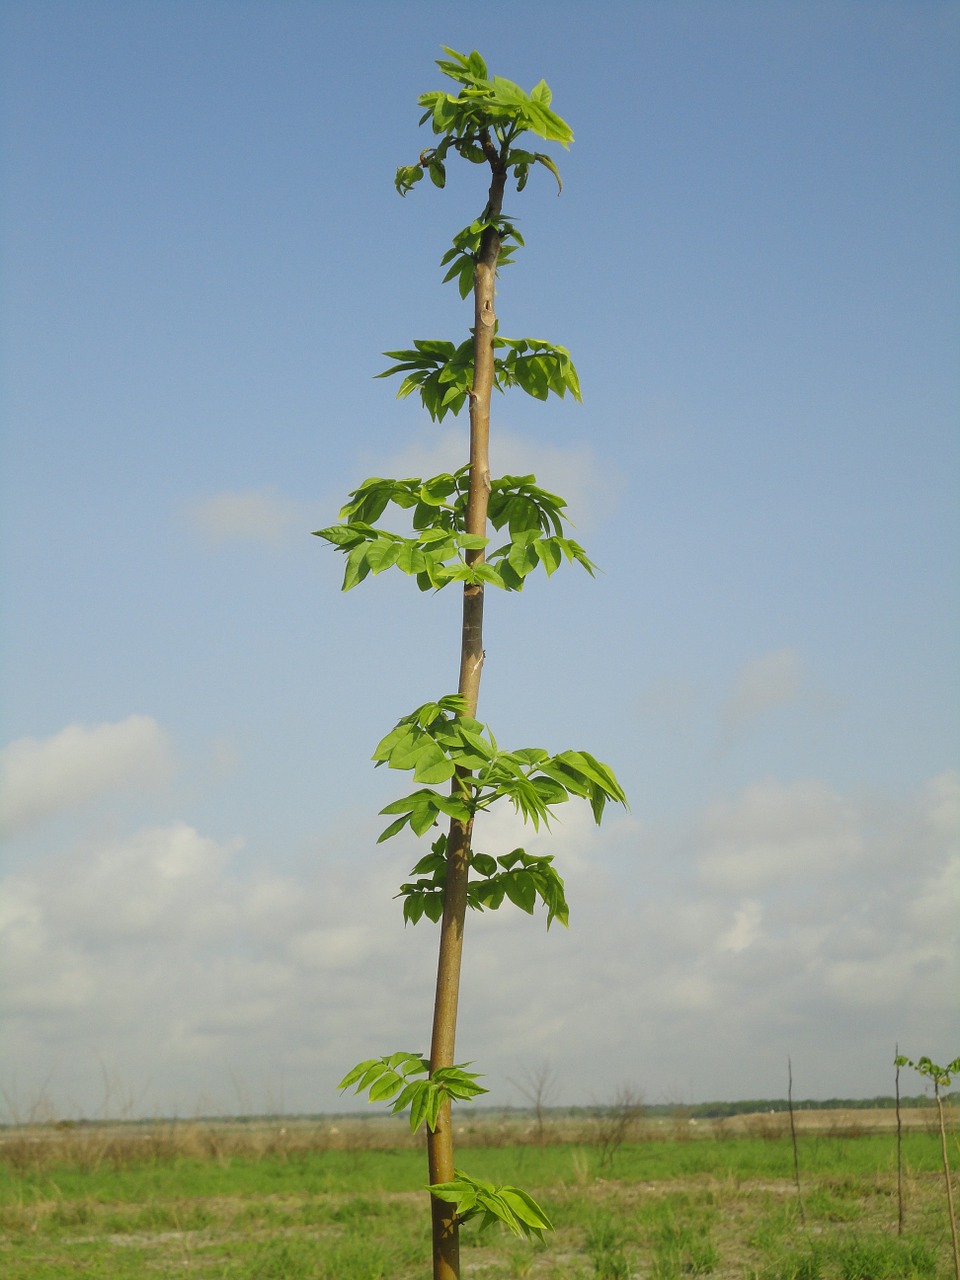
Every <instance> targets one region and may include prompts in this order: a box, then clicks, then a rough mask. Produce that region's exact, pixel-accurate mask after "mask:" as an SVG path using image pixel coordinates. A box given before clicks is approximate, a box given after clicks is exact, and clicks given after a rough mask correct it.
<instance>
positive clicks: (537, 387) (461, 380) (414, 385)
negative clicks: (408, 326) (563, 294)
mask: <svg viewBox="0 0 960 1280" xmlns="http://www.w3.org/2000/svg"><path fill="white" fill-rule="evenodd" d="M471 333H472V331H471ZM493 347H494V362H493V365H494V367H493V385H494V386H495V387H496V389H497V390H498V391H500V392H501V393H502V392H503V391H505V390H506V388H507V387H519V388H520V389H521V391H525V392H526V393H527V395H529V396H533V397H534V398H535V399H537V400H546V399H547V397H548V396H549V394H550V392H551V391H552V392H553V394H554V395H556V396H559V397H560V399H561V400H562V399H563V398H564V396H565V395H566V393H567V392H568V391H569V392H570V393H571V394H572V395H573V398H574V399H575V400H577V401H582V395H581V392H580V378H579V376H578V374H577V370H576V367H575V366H574V363H573V360H572V359H571V357H570V352H569V351H568V350H567V348H566V347H560V346H556V345H554V344H553V343H551V342H547V341H546V340H545V339H543V338H500V337H496V338H494V340H493ZM497 351H500V352H503V354H502V355H497V354H496V352H497ZM383 354H384V355H385V356H387V357H388V359H390V360H395V361H397V363H396V364H392V365H391V366H390V368H389V369H384V370H383V372H382V373H378V374H376V375H375V376H376V377H378V378H389V377H392V376H393V375H394V374H395V373H402V374H404V375H405V376H404V379H403V381H402V382H401V383H400V389H399V391H398V392H397V399H398V400H404V399H406V397H407V396H409V395H410V394H411V393H412V392H413V391H417V392H418V393H419V396H420V400H421V402H422V404H423V407H424V408H425V409H426V411H427V413H429V414H430V417H431V418H432V419H433V421H434V422H442V421H443V419H444V418H445V417H446V415H447V414H448V413H452V414H453V415H454V416H456V415H457V414H458V413H459V412H460V410H461V409H462V408H463V406H464V404H466V402H467V399H468V398H469V396H470V395H471V394H472V388H473V360H474V346H473V338H472V337H470V338H468V339H467V340H466V341H465V342H461V343H460V345H459V346H454V344H453V343H452V342H445V341H443V340H442V339H439V338H423V339H414V343H413V347H412V348H407V349H405V350H402V351H385V352H384V353H383Z"/></svg>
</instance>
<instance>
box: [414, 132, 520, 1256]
mask: <svg viewBox="0 0 960 1280" xmlns="http://www.w3.org/2000/svg"><path fill="white" fill-rule="evenodd" d="M509 142H510V139H509V138H508V139H507V140H506V141H505V142H504V144H503V148H502V152H498V151H497V149H496V147H495V146H494V145H493V142H492V141H491V139H490V136H489V134H488V133H487V131H486V130H484V131H483V133H482V134H481V138H480V143H481V146H482V147H483V150H484V153H485V154H486V156H487V160H488V162H489V164H490V168H491V171H492V175H493V177H492V181H491V183H490V192H489V198H488V201H487V208H486V215H485V216H486V217H487V218H488V219H489V220H490V221H491V222H495V220H496V219H497V218H498V217H499V214H500V210H501V208H502V203H503V189H504V185H505V183H506V177H507V169H506V165H505V163H504V161H505V158H506V155H507V152H508V150H509ZM500 244H501V238H500V235H499V233H498V232H497V230H496V227H495V226H488V227H487V229H486V230H485V231H484V233H483V238H482V240H481V242H480V248H479V252H478V254H477V265H476V269H475V271H474V277H473V280H474V285H473V297H474V331H473V350H474V363H473V388H472V389H471V391H470V480H469V490H468V495H467V513H466V532H467V533H473V534H479V535H480V536H481V537H485V536H486V532H487V505H488V500H489V497H490V460H489V437H490V399H491V396H492V393H493V383H494V345H493V339H494V334H495V332H496V312H495V310H494V281H495V278H496V271H497V259H498V257H499V256H500ZM482 559H483V550H482V549H480V550H476V551H472V550H471V551H468V552H467V562H468V563H470V564H475V563H476V562H477V561H479V560H482ZM482 669H483V586H482V584H481V583H476V584H472V583H468V584H466V585H465V586H464V589H463V623H462V628H461V641H460V682H459V689H458V692H459V693H460V696H461V697H462V698H463V699H464V701H465V714H466V715H468V716H471V717H472V716H475V715H476V711H477V701H478V698H479V693H480V675H481V672H482ZM452 790H453V792H454V794H460V795H463V794H466V795H469V793H470V773H469V771H468V770H465V769H458V770H457V774H456V776H455V778H454V779H453V783H452ZM472 836H473V820H472V819H471V820H470V821H469V822H459V821H457V820H456V819H453V820H451V823H450V834H449V836H448V838H447V876H446V884H445V887H444V894H443V918H442V920H441V922H440V953H439V957H438V960H437V994H436V1002H435V1004H434V1011H433V1036H432V1039H431V1043H430V1073H431V1075H432V1074H433V1072H435V1071H437V1070H439V1068H441V1067H452V1066H453V1065H454V1056H455V1051H456V1036H457V1005H458V1000H459V994H460V964H461V959H462V956H463V925H464V918H465V916H466V913H467V879H468V876H469V873H470V842H471V839H472ZM427 1159H428V1162H429V1165H430V1182H431V1183H432V1184H436V1183H440V1182H452V1181H453V1179H454V1176H455V1168H454V1158H453V1126H452V1123H451V1116H450V1100H449V1098H446V1099H444V1101H443V1104H442V1105H441V1108H440V1113H439V1116H438V1117H437V1124H436V1127H435V1128H434V1129H433V1130H432V1131H431V1130H430V1129H429V1128H428V1130H427ZM431 1212H432V1217H433V1275H434V1280H460V1230H459V1219H458V1218H457V1210H456V1205H454V1204H450V1203H448V1202H447V1201H445V1200H439V1199H438V1198H437V1197H436V1196H432V1197H431Z"/></svg>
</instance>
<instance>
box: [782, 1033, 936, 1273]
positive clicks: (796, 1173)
mask: <svg viewBox="0 0 960 1280" xmlns="http://www.w3.org/2000/svg"><path fill="white" fill-rule="evenodd" d="M787 1107H788V1109H789V1111H790V1139H791V1141H792V1142H793V1179H794V1182H796V1184H797V1206H798V1207H799V1209H800V1225H801V1226H804V1227H805V1226H806V1225H807V1219H806V1216H805V1214H804V1212H803V1197H802V1196H801V1194H800V1159H799V1157H798V1155H797V1126H796V1125H795V1124H794V1122H793V1067H792V1065H791V1063H790V1059H789V1057H788V1058H787ZM957 1280H960V1276H958V1277H957Z"/></svg>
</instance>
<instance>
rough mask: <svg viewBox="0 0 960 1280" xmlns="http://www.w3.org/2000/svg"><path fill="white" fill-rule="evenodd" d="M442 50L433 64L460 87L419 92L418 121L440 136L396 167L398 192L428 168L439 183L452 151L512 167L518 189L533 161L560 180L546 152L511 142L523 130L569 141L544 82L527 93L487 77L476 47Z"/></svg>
mask: <svg viewBox="0 0 960 1280" xmlns="http://www.w3.org/2000/svg"><path fill="white" fill-rule="evenodd" d="M444 53H446V54H447V55H448V56H447V58H441V59H439V60H438V61H437V66H438V67H439V68H440V70H441V71H442V72H443V74H444V75H445V76H447V77H448V78H449V79H451V80H453V81H454V82H455V83H456V84H458V85H460V89H459V91H458V92H457V93H456V94H452V93H447V92H445V91H444V90H442V89H440V90H433V91H431V92H429V93H423V94H421V95H420V96H419V97H418V99H417V102H418V104H419V105H420V106H421V107H425V108H426V110H425V111H424V113H423V115H422V116H421V117H420V123H421V124H426V123H427V121H429V122H430V125H431V128H432V130H433V132H434V134H435V135H436V136H438V137H440V138H441V139H442V141H441V142H440V143H438V145H437V146H436V147H433V148H428V149H427V150H425V151H423V152H422V153H421V155H420V160H419V162H418V163H417V164H411V165H401V166H400V168H399V169H398V170H397V173H396V178H395V179H394V181H395V185H396V188H397V190H398V191H399V193H400V194H401V195H402V196H403V195H406V194H407V192H408V191H410V190H411V189H412V188H413V187H414V186H415V185H416V183H418V182H420V181H421V179H422V178H423V176H424V173H429V175H430V180H431V182H433V184H434V185H435V186H437V187H443V186H444V185H445V183H446V167H445V161H446V157H447V154H448V152H449V151H451V150H453V151H455V152H456V153H457V154H459V155H460V156H462V157H463V158H464V159H465V160H469V161H470V162H471V163H472V164H489V165H490V166H491V168H494V169H500V170H501V171H505V172H512V173H513V175H514V177H515V179H516V182H517V189H518V190H523V187H524V186H525V185H526V182H527V177H528V175H529V172H530V168H531V166H532V165H534V164H542V165H543V166H544V167H545V168H547V169H549V170H550V172H551V173H552V174H553V175H554V177H555V178H556V180H557V183H558V185H559V184H560V174H559V173H558V171H557V166H556V164H555V163H554V161H553V160H552V159H551V157H550V156H548V155H544V154H542V153H540V152H533V151H524V150H520V149H519V148H514V147H513V142H514V141H515V139H517V138H519V137H520V136H521V135H522V134H524V133H527V132H529V133H533V134H535V135H536V136H537V137H539V138H543V139H544V140H545V141H548V142H559V143H560V144H561V145H562V146H564V147H567V146H569V144H570V143H571V142H572V141H573V130H572V129H571V128H570V126H569V125H568V124H567V123H566V121H565V120H562V119H561V118H560V116H558V115H557V113H556V112H555V111H553V110H552V109H551V102H552V100H553V95H552V94H551V92H550V88H549V86H548V85H547V83H546V81H545V80H541V81H540V82H539V84H537V85H535V86H534V87H533V88H532V89H531V90H530V92H529V93H526V92H525V91H524V90H523V89H521V88H520V86H519V85H516V84H514V83H513V81H512V80H506V79H504V78H503V76H492V77H491V76H490V75H489V73H488V71H487V65H486V63H485V62H484V60H483V58H481V56H480V54H479V53H477V52H476V51H474V52H473V53H470V54H462V53H457V52H456V50H454V49H449V48H447V47H446V46H444Z"/></svg>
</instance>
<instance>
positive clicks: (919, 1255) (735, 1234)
mask: <svg viewBox="0 0 960 1280" xmlns="http://www.w3.org/2000/svg"><path fill="white" fill-rule="evenodd" d="M739 1119H741V1118H739V1117H738V1120H739ZM773 1121H777V1123H776V1124H773V1123H771V1122H773ZM503 1123H506V1122H503ZM510 1123H514V1122H513V1121H511V1122H510ZM866 1123H867V1122H866V1121H864V1119H863V1117H860V1128H859V1129H858V1130H856V1132H855V1133H854V1134H853V1136H851V1134H850V1131H849V1127H847V1126H844V1125H843V1124H842V1123H841V1124H838V1123H837V1121H836V1117H833V1119H832V1120H830V1121H829V1122H821V1123H819V1124H817V1123H814V1122H812V1121H811V1120H810V1119H809V1117H808V1118H807V1119H806V1121H805V1129H804V1132H803V1133H802V1134H801V1137H800V1169H801V1191H802V1210H803V1213H802V1217H801V1211H800V1204H799V1203H798V1199H797V1194H796V1188H795V1186H794V1182H793V1156H792V1150H791V1146H790V1141H789V1137H788V1136H787V1135H786V1134H785V1133H784V1132H783V1130H782V1126H781V1125H780V1123H779V1119H778V1117H762V1118H758V1119H757V1120H756V1122H755V1124H754V1125H753V1127H752V1129H751V1126H750V1125H748V1124H743V1123H741V1124H739V1125H737V1126H729V1125H728V1126H726V1127H725V1126H724V1125H721V1124H717V1125H702V1126H698V1127H697V1128H696V1131H695V1133H694V1131H692V1130H691V1128H688V1127H687V1126H686V1125H683V1126H680V1125H678V1126H675V1127H673V1128H671V1129H669V1131H660V1132H655V1131H653V1130H648V1131H647V1132H646V1134H645V1135H644V1137H643V1140H641V1141H636V1142H630V1143H623V1144H622V1145H620V1146H619V1147H617V1148H615V1149H614V1150H613V1151H612V1152H611V1151H610V1150H609V1149H607V1151H606V1154H605V1155H604V1154H603V1152H602V1149H601V1147H600V1146H599V1145H598V1144H597V1143H596V1141H591V1140H590V1139H591V1134H590V1133H589V1132H583V1133H581V1134H580V1135H579V1138H580V1140H578V1141H557V1142H551V1143H549V1144H547V1145H544V1146H540V1145H536V1144H530V1145H523V1144H516V1143H515V1142H510V1143H509V1145H498V1144H502V1143H503V1142H505V1141H506V1140H507V1139H510V1138H513V1139H515V1138H516V1137H517V1133H516V1132H510V1131H508V1130H509V1125H507V1130H504V1129H503V1127H502V1124H501V1122H499V1121H494V1120H493V1119H491V1120H490V1121H488V1122H482V1123H481V1125H480V1128H481V1129H483V1128H484V1125H485V1132H484V1133H480V1132H479V1130H478V1129H474V1128H471V1132H470V1133H469V1134H468V1133H464V1134H463V1135H462V1139H464V1140H466V1139H467V1138H470V1139H472V1140H473V1141H474V1142H476V1141H477V1140H478V1137H479V1138H480V1139H481V1140H482V1139H483V1138H485V1139H486V1141H487V1142H488V1143H490V1142H492V1143H493V1144H494V1145H484V1146H480V1145H475V1146H466V1145H465V1146H463V1147H462V1148H461V1150H460V1152H459V1157H458V1158H459V1161H460V1163H461V1164H462V1166H463V1167H464V1168H466V1169H468V1170H469V1171H470V1172H471V1173H472V1174H474V1175H475V1176H479V1177H482V1178H488V1179H490V1180H492V1181H497V1182H500V1181H509V1182H514V1183H516V1184H518V1185H520V1186H523V1187H524V1188H526V1189H527V1190H529V1191H531V1192H532V1193H533V1194H534V1195H536V1196H537V1198H538V1199H540V1200H541V1202H542V1203H543V1204H544V1206H545V1207H546V1208H547V1210H548V1212H550V1213H551V1216H552V1217H553V1218H554V1221H555V1222H556V1224H557V1228H558V1229H557V1230H556V1231H555V1232H553V1233H552V1234H550V1235H549V1237H548V1239H547V1241H546V1243H545V1245H544V1246H542V1247H541V1246H531V1245H529V1244H526V1243H524V1242H521V1241H515V1240H514V1239H513V1238H512V1237H510V1236H509V1235H505V1234H503V1233H500V1232H499V1231H496V1230H495V1231H491V1232H490V1233H488V1234H486V1235H483V1236H479V1237H478V1236H477V1234H476V1232H475V1230H474V1229H473V1228H472V1227H469V1226H468V1227H467V1228H465V1229H464V1231H463V1233H462V1240H463V1244H462V1255H463V1264H464V1266H463V1270H464V1275H465V1276H473V1277H478V1278H479V1280H484V1278H487V1277H488V1278H489V1280H499V1278H500V1277H525V1276H529V1277H531V1278H532V1280H587V1278H588V1277H589V1278H591V1280H640V1278H642V1280H681V1277H684V1278H685V1277H689V1276H712V1277H715V1280H728V1278H729V1280H732V1278H733V1277H736V1278H737V1280H740V1278H743V1280H746V1278H748V1277H749V1278H750V1280H887V1278H889V1280H910V1278H911V1277H913V1278H915V1280H927V1278H929V1280H938V1278H939V1277H948V1276H950V1275H951V1274H952V1263H951V1260H950V1258H951V1255H950V1241H949V1224H948V1221H947V1216H946V1198H945V1195H944V1188H943V1181H942V1172H941V1171H940V1164H939V1160H940V1152H939V1139H938V1138H937V1137H936V1136H935V1135H934V1134H932V1133H930V1132H928V1131H926V1125H925V1126H924V1127H923V1129H921V1130H920V1131H916V1132H911V1133H908V1134H907V1135H906V1136H905V1138H904V1162H905V1163H904V1168H905V1191H906V1216H905V1223H904V1231H903V1234H902V1235H899V1236H898V1234H897V1182H896V1145H895V1141H894V1139H893V1137H892V1136H891V1135H890V1134H888V1133H881V1134H869V1133H866V1132H864V1131H863V1129H864V1127H865V1125H866ZM498 1124H499V1125H501V1127H500V1128H499V1129H498V1128H497V1125H498ZM764 1135H765V1136H764ZM556 1136H559V1137H571V1136H572V1135H570V1134H568V1133H564V1132H563V1131H562V1129H561V1131H560V1132H559V1133H558V1134H557V1135H556ZM593 1136H594V1137H595V1135H593ZM385 1142H387V1143H388V1144H389V1145H384V1143H385ZM358 1144H360V1145H358ZM423 1166H424V1161H423V1156H422V1152H421V1151H420V1150H419V1149H417V1147H414V1146H413V1145H412V1144H411V1143H410V1142H409V1141H408V1140H407V1138H406V1137H405V1135H404V1133H403V1130H402V1129H401V1128H399V1127H397V1126H389V1125H388V1126H385V1127H384V1126H379V1127H371V1126H370V1125H369V1124H366V1125H365V1124H360V1125H359V1126H358V1125H354V1126H353V1127H352V1128H351V1127H350V1126H349V1125H344V1124H343V1122H338V1123H337V1124H329V1125H324V1126H319V1125H313V1126H311V1125H306V1124H304V1125H293V1124H290V1123H287V1124H283V1123H281V1122H277V1123H275V1124H272V1125H269V1124H265V1125H260V1126H250V1125H246V1126H217V1127H210V1126H207V1127H203V1126H198V1125H178V1126H159V1127H156V1128H148V1127H143V1126H125V1127H123V1128H114V1129H111V1128H107V1127H104V1126H91V1127H81V1128H79V1129H76V1130H59V1129H36V1130H29V1129H26V1130H11V1131H7V1132H6V1133H5V1134H3V1135H2V1138H0V1274H2V1275H3V1276H5V1277H7V1280H27V1278H28V1277H29V1280H53V1278H54V1277H56V1278H58V1280H59V1278H61V1277H68V1276H89V1277H93V1278H94V1280H97V1278H102V1280H108V1278H109V1280H134V1277H136V1278H137V1280H142V1278H143V1277H151V1276H163V1275H174V1274H175V1275H183V1274H187V1275H195V1276H197V1277H210V1278H211V1280H220V1278H222V1280H301V1277H302V1278H303V1280H306V1278H307V1277H309V1278H310V1280H408V1278H409V1280H413V1278H414V1277H417V1278H419V1277H426V1276H427V1275H429V1274H430V1267H429V1256H430V1242H429V1215H428V1213H427V1207H426V1197H425V1195H424V1193H423V1192H422V1191H419V1190H417V1189H416V1188H419V1187H422V1185H423V1182H424V1180H425V1170H424V1167H423Z"/></svg>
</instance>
